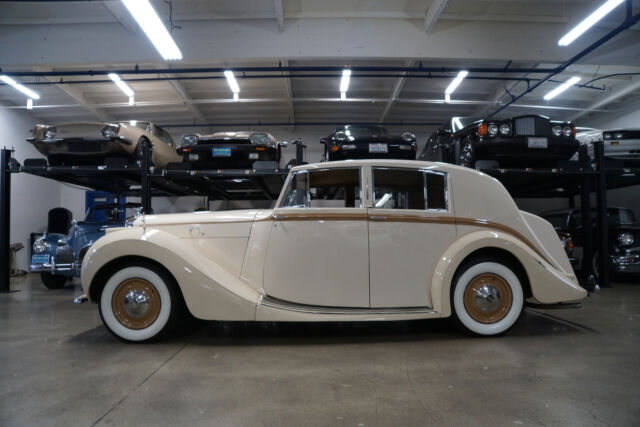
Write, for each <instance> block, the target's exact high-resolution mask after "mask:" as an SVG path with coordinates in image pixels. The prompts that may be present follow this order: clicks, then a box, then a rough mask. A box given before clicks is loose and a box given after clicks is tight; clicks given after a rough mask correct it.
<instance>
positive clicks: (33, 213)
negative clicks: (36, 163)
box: [0, 105, 60, 269]
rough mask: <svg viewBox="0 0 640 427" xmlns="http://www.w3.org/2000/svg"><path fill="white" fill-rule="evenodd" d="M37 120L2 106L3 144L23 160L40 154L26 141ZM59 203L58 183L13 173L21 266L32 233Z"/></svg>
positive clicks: (13, 234)
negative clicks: (20, 245)
mask: <svg viewBox="0 0 640 427" xmlns="http://www.w3.org/2000/svg"><path fill="white" fill-rule="evenodd" d="M2 106H4V105H2ZM0 107H1V106H0ZM37 121H38V120H37V118H36V117H34V116H33V115H31V114H29V113H28V112H26V111H24V110H12V109H6V108H0V146H3V147H4V146H6V147H11V146H13V147H14V148H15V153H14V157H15V158H16V159H17V160H18V161H19V162H20V163H22V162H23V161H24V159H26V158H30V157H31V158H32V157H41V155H40V153H38V152H37V151H36V150H35V149H34V148H33V147H32V146H31V144H29V143H28V142H26V141H25V138H27V137H28V136H29V129H31V127H32V126H33V124H34V123H36V122H37ZM0 179H2V177H0ZM59 205H60V185H59V184H58V183H56V182H54V181H49V180H46V179H43V178H39V177H36V176H30V175H27V174H13V176H12V177H11V243H16V242H20V243H22V244H23V245H24V249H23V250H21V251H20V252H18V260H17V261H18V267H19V268H22V269H27V268H28V262H29V253H30V250H29V234H30V233H31V232H42V231H44V230H45V229H46V224H47V212H48V211H49V209H51V208H54V207H56V206H59Z"/></svg>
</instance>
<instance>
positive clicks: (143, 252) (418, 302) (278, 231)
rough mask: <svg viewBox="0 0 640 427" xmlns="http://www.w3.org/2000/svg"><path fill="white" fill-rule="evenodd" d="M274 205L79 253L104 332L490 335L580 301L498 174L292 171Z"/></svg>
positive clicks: (110, 240) (548, 229)
mask: <svg viewBox="0 0 640 427" xmlns="http://www.w3.org/2000/svg"><path fill="white" fill-rule="evenodd" d="M275 206H276V207H275V208H274V209H269V210H259V209H256V210H241V211H227V212H195V213H185V214H170V215H146V216H143V217H138V218H137V219H136V220H135V221H134V222H133V223H132V224H131V225H130V226H129V227H128V228H120V229H110V230H107V233H106V235H105V236H104V237H102V238H100V239H99V240H98V241H97V242H96V243H95V244H94V245H93V246H92V247H91V248H90V249H89V253H88V254H87V255H86V257H85V258H84V262H83V265H82V286H83V288H84V291H85V292H86V294H85V296H83V299H86V298H88V299H89V300H91V301H92V302H95V303H98V304H99V310H100V314H101V316H102V319H103V321H104V324H105V325H106V327H107V328H108V329H109V330H110V331H111V332H113V333H114V334H115V335H116V336H118V337H120V338H122V339H124V340H128V341H143V340H148V339H152V338H155V337H158V336H159V335H161V334H163V333H164V332H166V331H167V330H169V329H170V328H171V327H172V326H173V325H174V323H175V322H176V320H177V319H178V317H179V315H180V313H181V312H182V311H183V310H184V308H186V309H188V311H189V312H190V313H191V314H192V315H193V316H195V317H196V318H200V319H210V320H241V321H250V320H257V321H303V322H306V321H312V322H315V321H363V320H404V319H423V318H441V317H449V316H451V317H452V318H453V319H454V321H455V323H456V324H457V325H458V326H460V327H462V328H463V329H464V330H466V331H469V332H471V333H474V334H479V335H496V334H500V333H502V332H504V331H506V330H507V329H509V328H510V327H511V326H512V325H513V324H514V323H516V321H517V320H518V318H519V317H520V315H521V314H522V312H523V309H524V306H525V302H527V301H528V302H534V303H538V304H540V303H544V304H555V303H563V302H575V301H577V300H580V299H582V298H584V297H585V296H586V295H587V292H586V291H585V290H584V289H583V288H581V287H580V286H579V284H578V282H577V280H576V277H575V275H574V272H573V270H572V268H571V264H570V263H569V260H568V259H567V255H566V253H565V251H564V250H563V247H562V245H561V243H560V240H559V239H558V236H557V234H556V232H555V231H554V229H553V227H552V226H551V225H550V224H549V223H548V222H547V221H545V220H544V219H542V218H540V217H538V216H535V215H532V214H529V213H526V212H523V211H520V210H519V209H518V208H517V206H516V205H515V203H514V202H513V200H512V199H511V197H510V196H509V194H508V193H507V191H506V190H505V188H504V187H503V186H502V184H500V183H499V182H498V181H497V180H495V179H494V178H492V177H490V176H487V175H484V174H482V173H480V172H477V171H475V170H472V169H468V168H463V167H458V166H453V165H448V164H442V163H431V162H419V161H403V160H359V161H340V162H332V163H331V164H326V163H321V164H310V165H304V166H299V167H295V168H293V169H291V171H290V173H289V176H288V178H287V180H286V183H285V186H284V187H283V190H282V193H281V195H280V197H279V199H278V201H277V202H276V205H275Z"/></svg>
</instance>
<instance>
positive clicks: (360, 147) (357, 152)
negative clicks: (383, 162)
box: [320, 125, 417, 161]
mask: <svg viewBox="0 0 640 427" xmlns="http://www.w3.org/2000/svg"><path fill="white" fill-rule="evenodd" d="M320 143H321V144H323V145H324V150H323V155H322V158H323V160H325V161H335V160H348V159H400V160H415V158H416V151H417V148H416V147H417V145H416V144H417V143H416V136H415V135H414V134H412V133H411V132H402V133H400V134H398V135H392V134H390V133H389V132H388V131H387V129H386V128H384V127H382V126H377V125H347V126H340V127H338V128H337V129H336V130H335V131H334V132H333V133H332V134H331V135H329V136H327V137H326V138H322V139H321V140H320Z"/></svg>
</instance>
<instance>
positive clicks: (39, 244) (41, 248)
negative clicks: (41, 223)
mask: <svg viewBox="0 0 640 427" xmlns="http://www.w3.org/2000/svg"><path fill="white" fill-rule="evenodd" d="M50 250H51V245H50V244H49V243H47V242H45V240H44V238H42V237H41V238H39V239H37V240H36V241H35V242H33V252H35V253H37V254H41V253H44V252H49V251H50Z"/></svg>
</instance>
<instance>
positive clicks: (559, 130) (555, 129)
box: [551, 125, 562, 136]
mask: <svg viewBox="0 0 640 427" xmlns="http://www.w3.org/2000/svg"><path fill="white" fill-rule="evenodd" d="M551 132H553V134H554V135H555V136H560V135H562V126H558V125H555V126H552V127H551Z"/></svg>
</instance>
